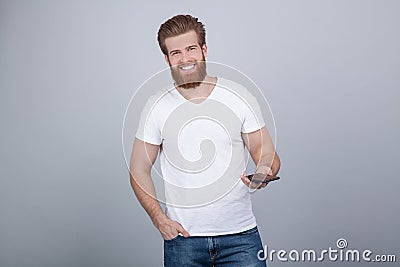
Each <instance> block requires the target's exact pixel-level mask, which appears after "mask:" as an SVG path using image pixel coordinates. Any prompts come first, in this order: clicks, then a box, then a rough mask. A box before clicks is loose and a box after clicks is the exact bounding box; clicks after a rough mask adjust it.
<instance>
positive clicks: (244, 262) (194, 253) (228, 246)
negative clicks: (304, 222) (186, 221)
mask: <svg viewBox="0 0 400 267" xmlns="http://www.w3.org/2000/svg"><path fill="white" fill-rule="evenodd" d="M262 249H263V247H262V243H261V239H260V235H259V233H258V229H257V227H254V228H252V229H250V230H247V231H245V232H241V233H237V234H231V235H221V236H212V237H203V236H194V237H188V238H185V237H183V236H180V235H178V236H177V237H175V238H173V239H171V240H164V266H165V267H180V266H185V267H186V266H188V267H189V266H190V267H195V266H196V267H197V266H209V267H213V266H215V267H219V266H229V267H236V266H237V267H258V266H260V267H261V266H262V267H265V266H266V262H265V261H261V260H259V259H258V258H257V252H258V251H259V250H262Z"/></svg>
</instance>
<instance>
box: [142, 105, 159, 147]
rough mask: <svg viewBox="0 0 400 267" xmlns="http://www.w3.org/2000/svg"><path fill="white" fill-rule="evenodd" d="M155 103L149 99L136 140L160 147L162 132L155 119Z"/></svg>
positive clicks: (143, 111)
mask: <svg viewBox="0 0 400 267" xmlns="http://www.w3.org/2000/svg"><path fill="white" fill-rule="evenodd" d="M154 116H155V109H154V101H152V98H151V99H149V100H148V101H147V103H146V105H145V107H144V108H143V110H142V113H141V115H140V120H139V126H138V129H137V131H136V138H138V139H140V140H142V141H144V142H146V143H150V144H153V145H160V144H161V141H162V138H161V131H160V127H158V125H157V121H156V119H155V117H154Z"/></svg>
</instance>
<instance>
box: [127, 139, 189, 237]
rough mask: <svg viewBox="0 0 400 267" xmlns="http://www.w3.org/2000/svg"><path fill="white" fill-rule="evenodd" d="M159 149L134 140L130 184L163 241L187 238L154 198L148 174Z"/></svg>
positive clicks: (183, 230) (151, 181) (186, 233)
mask: <svg viewBox="0 0 400 267" xmlns="http://www.w3.org/2000/svg"><path fill="white" fill-rule="evenodd" d="M159 149H160V146H159V145H153V144H149V143H146V142H143V141H141V140H139V139H137V138H135V142H134V144H133V149H132V155H131V161H130V166H129V170H130V182H131V185H132V188H133V191H134V192H135V195H136V197H137V199H138V200H139V202H140V204H141V205H142V206H143V208H144V209H145V210H146V212H147V214H148V215H149V216H150V218H151V220H152V222H153V224H154V225H155V226H156V227H157V229H158V230H159V231H160V233H161V235H162V237H163V238H164V239H172V238H174V237H176V236H177V235H178V233H181V234H182V235H183V236H185V237H188V236H189V233H188V232H187V231H186V230H185V229H184V228H183V227H182V225H180V224H179V223H178V222H175V221H172V220H171V219H169V218H168V216H167V215H166V214H165V213H164V211H163V210H162V209H161V207H160V204H159V203H158V200H157V197H156V192H155V189H154V184H153V180H152V179H151V176H150V173H151V168H152V166H153V164H154V162H155V160H156V158H157V155H158V151H159Z"/></svg>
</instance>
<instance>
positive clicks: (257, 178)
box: [247, 173, 281, 184]
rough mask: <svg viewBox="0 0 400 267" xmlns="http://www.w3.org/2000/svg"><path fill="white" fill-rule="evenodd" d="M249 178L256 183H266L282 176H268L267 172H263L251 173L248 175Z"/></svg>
mask: <svg viewBox="0 0 400 267" xmlns="http://www.w3.org/2000/svg"><path fill="white" fill-rule="evenodd" d="M247 178H249V180H250V181H253V182H256V183H265V184H267V183H269V182H272V181H276V180H279V179H281V177H279V176H266V175H265V174H262V173H253V174H249V175H247Z"/></svg>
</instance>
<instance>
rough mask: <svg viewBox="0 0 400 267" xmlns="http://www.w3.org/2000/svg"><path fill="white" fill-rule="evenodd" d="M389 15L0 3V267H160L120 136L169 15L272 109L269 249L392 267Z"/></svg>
mask: <svg viewBox="0 0 400 267" xmlns="http://www.w3.org/2000/svg"><path fill="white" fill-rule="evenodd" d="M399 11H400V2H399V1H389V0H385V1H372V0H370V1H361V0H359V1H355V0H354V1H316V0H315V1H259V2H251V1H241V2H240V3H238V4H234V3H232V1H200V2H199V1H196V2H190V3H187V2H183V1H168V2H167V1H165V2H160V3H157V2H155V1H143V3H138V2H133V1H1V2H0V88H1V91H0V99H1V105H0V109H1V113H0V114H1V127H2V131H1V138H0V145H1V146H0V147H1V150H0V159H1V169H0V174H1V180H0V214H1V215H0V216H1V217H0V266H7V267H8V266H43V267H45V266H160V265H161V264H162V242H161V237H160V235H159V233H158V231H157V230H156V229H155V228H154V227H153V226H152V224H151V221H150V220H149V219H148V217H147V215H146V213H145V212H144V210H143V209H142V208H141V206H140V205H139V204H138V202H137V201H136V198H135V197H134V195H133V193H132V190H131V188H130V184H129V179H128V171H127V167H126V165H125V161H124V157H123V153H122V145H121V133H122V121H123V116H124V112H125V109H126V106H127V104H128V102H129V99H130V98H131V96H132V95H133V93H134V92H135V91H136V89H137V88H138V87H139V86H140V85H141V83H142V82H144V81H145V80H146V79H147V78H148V77H149V76H151V75H152V74H154V73H155V72H157V71H159V70H161V69H163V68H165V66H166V65H165V62H164V59H163V57H162V54H161V52H160V51H159V48H158V47H157V43H156V32H157V30H158V27H159V25H160V24H161V23H162V22H163V21H164V20H165V19H167V18H169V17H170V16H172V15H175V14H177V13H191V14H193V15H195V16H198V17H200V18H201V20H202V21H203V22H204V23H205V24H206V27H207V29H208V36H207V40H208V46H209V56H208V59H209V60H212V61H216V62H221V63H225V64H228V65H230V66H233V67H235V68H237V69H239V70H241V71H243V72H244V73H246V74H247V75H249V76H250V77H251V78H252V79H253V80H254V81H255V82H256V83H257V84H258V85H259V86H260V87H261V88H262V90H263V92H264V94H265V95H266V96H267V98H268V100H269V102H270V104H271V108H272V111H273V114H274V117H275V120H276V126H277V149H278V152H279V154H280V156H281V159H282V170H281V173H280V174H281V176H282V177H283V180H281V181H279V182H277V183H275V184H271V185H270V186H269V188H268V189H267V190H263V191H260V192H258V193H257V194H255V195H254V196H253V200H254V211H255V214H256V217H257V219H258V225H259V227H260V229H261V236H262V239H263V241H264V242H265V243H266V244H268V246H269V248H272V249H281V248H284V249H292V248H297V249H299V250H302V249H311V248H313V249H316V250H322V249H327V248H328V247H329V246H331V247H333V248H335V247H336V245H335V243H336V240H337V239H338V238H340V237H344V238H346V239H347V241H348V243H349V248H352V249H355V248H357V249H360V250H363V249H366V248H369V249H371V250H373V251H374V252H375V253H377V254H397V258H398V257H399V256H400V255H399V247H400V232H399V230H398V225H400V218H399V212H398V203H399V194H398V193H397V190H398V188H399V185H400V182H399V179H398V175H397V173H398V170H397V166H398V165H397V164H398V161H399V152H398V151H399V149H400V146H399V140H398V137H399V136H400V127H399V122H398V116H397V114H399V113H400V105H399V100H400V90H399V89H400V78H399V77H400V53H399V52H398V51H399V50H398V49H399V47H400V36H399V35H400V16H399ZM288 264H289V263H280V262H278V261H273V262H271V263H270V264H269V265H270V266H284V265H288ZM292 264H293V265H294V266H309V265H310V263H303V264H302V263H297V264H294V263H292ZM311 265H315V266H317V265H324V266H331V265H335V266H351V265H356V264H354V263H347V264H346V263H340V262H338V263H336V264H333V263H331V262H329V261H326V262H324V263H318V264H311ZM369 265H370V266H374V265H376V266H378V265H379V264H372V263H371V264H369ZM380 265H382V266H394V264H393V265H391V264H380Z"/></svg>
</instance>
